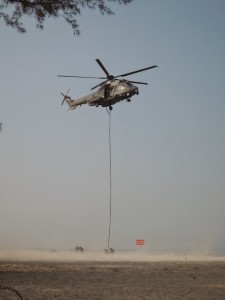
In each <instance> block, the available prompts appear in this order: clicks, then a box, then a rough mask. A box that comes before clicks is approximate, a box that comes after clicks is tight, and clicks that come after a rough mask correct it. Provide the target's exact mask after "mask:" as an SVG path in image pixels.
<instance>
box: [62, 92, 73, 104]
mask: <svg viewBox="0 0 225 300" xmlns="http://www.w3.org/2000/svg"><path fill="white" fill-rule="evenodd" d="M69 91H70V90H68V91H67V93H66V95H64V94H63V93H61V95H62V96H63V101H62V104H61V105H63V103H64V101H65V100H66V99H71V98H70V97H69V96H67V95H68V93H69Z"/></svg>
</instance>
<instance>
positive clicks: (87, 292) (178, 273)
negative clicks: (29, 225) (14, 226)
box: [0, 260, 225, 300]
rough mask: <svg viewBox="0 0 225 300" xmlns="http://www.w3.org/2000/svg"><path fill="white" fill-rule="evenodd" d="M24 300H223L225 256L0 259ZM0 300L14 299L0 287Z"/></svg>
mask: <svg viewBox="0 0 225 300" xmlns="http://www.w3.org/2000/svg"><path fill="white" fill-rule="evenodd" d="M0 285H4V286H13V287H14V288H16V289H17V290H18V291H19V292H20V294H21V295H22V298H23V299H24V300H31V299H32V300H36V299H46V300H50V299H62V300H64V299H87V300H95V299H96V300H97V299H112V300H114V299H117V300H119V299H135V300H136V299H198V300H199V299H210V300H211V299H215V300H220V299H225V261H208V262H207V261H202V262H197V261H188V260H184V261H162V262H159V261H158V262H149V261H148V262H134V261H133V262H125V261H122V262H116V261H105V262H104V261H96V262H94V261H90V262H87V261H74V262H47V261H43V262H35V261H31V262H27V261H23V262H16V261H0ZM0 299H4V300H8V299H10V300H13V299H19V297H18V295H16V294H14V293H13V292H10V291H5V290H1V289H0Z"/></svg>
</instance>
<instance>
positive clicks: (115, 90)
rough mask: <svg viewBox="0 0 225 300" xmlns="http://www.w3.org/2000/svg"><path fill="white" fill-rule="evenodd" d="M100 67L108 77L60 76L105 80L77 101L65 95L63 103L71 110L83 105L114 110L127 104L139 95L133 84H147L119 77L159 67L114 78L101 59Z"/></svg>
mask: <svg viewBox="0 0 225 300" xmlns="http://www.w3.org/2000/svg"><path fill="white" fill-rule="evenodd" d="M96 61H97V63H98V64H99V66H100V67H101V68H102V70H103V71H104V73H105V74H106V77H86V76H75V75H74V76H73V75H58V77H75V78H98V79H104V81H103V82H101V83H99V84H98V85H96V86H94V87H93V88H92V89H91V90H93V89H95V88H97V87H99V89H98V90H97V91H96V92H94V93H91V94H89V95H87V96H84V97H81V98H78V99H76V100H73V99H71V97H69V96H68V95H67V94H68V92H67V94H66V95H65V94H63V93H61V94H62V95H63V101H62V105H63V103H64V101H66V103H67V104H68V106H69V109H70V110H73V109H75V108H76V107H77V106H79V105H80V106H81V105H83V104H88V105H90V106H95V107H98V106H99V105H100V106H102V107H109V109H110V110H112V106H113V105H114V104H116V103H118V102H120V101H123V100H126V101H127V102H130V101H131V99H130V98H131V97H132V96H134V95H138V94H139V90H138V88H137V87H136V86H135V85H134V84H133V83H135V84H146V85H147V83H146V82H139V81H131V80H126V79H119V78H118V77H126V76H129V75H132V74H135V73H139V72H143V71H146V70H149V69H153V68H156V67H157V66H151V67H147V68H144V69H140V70H136V71H133V72H129V73H125V74H121V75H117V76H113V75H110V74H109V72H108V71H107V70H106V68H105V67H104V65H103V64H102V62H101V61H100V59H96Z"/></svg>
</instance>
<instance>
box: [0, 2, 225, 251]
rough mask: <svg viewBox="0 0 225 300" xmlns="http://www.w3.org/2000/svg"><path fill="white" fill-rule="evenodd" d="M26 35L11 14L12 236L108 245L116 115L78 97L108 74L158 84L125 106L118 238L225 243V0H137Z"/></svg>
mask: <svg viewBox="0 0 225 300" xmlns="http://www.w3.org/2000/svg"><path fill="white" fill-rule="evenodd" d="M111 8H112V9H113V10H114V12H115V16H102V15H101V14H100V13H99V12H98V11H97V10H95V11H92V10H84V11H83V12H82V15H81V16H80V17H79V18H78V22H79V25H80V30H81V35H80V36H74V35H73V31H72V29H71V28H70V26H69V25H67V24H66V23H65V22H64V21H63V19H54V20H50V19H49V20H47V22H46V23H45V25H44V26H45V27H44V30H39V29H36V28H35V22H34V20H32V19H28V18H25V19H24V24H25V26H26V29H27V32H26V33H25V34H19V33H18V32H17V31H16V30H14V29H12V28H10V27H7V26H5V25H4V23H3V20H1V19H0V30H1V48H0V54H1V55H0V65H1V72H0V82H1V89H0V122H2V123H3V124H2V132H1V133H0V205H1V208H0V248H1V249H34V248H35V249H37V248H44V249H50V248H51V249H52V248H54V249H72V248H73V247H75V245H82V246H83V247H84V248H86V249H103V248H106V247H107V239H108V226H109V144H108V122H109V119H108V114H107V112H106V110H105V108H102V107H98V108H95V107H90V106H88V105H86V106H82V107H79V108H77V109H76V110H74V111H67V107H66V105H64V106H61V102H62V96H61V95H60V92H63V93H65V92H66V91H67V90H68V89H70V91H69V95H70V96H71V97H72V98H73V99H76V98H79V97H81V96H84V95H87V94H88V93H90V88H91V87H93V86H95V85H97V84H98V83H99V80H97V79H96V80H95V79H77V78H60V77H57V74H67V75H80V76H104V73H103V71H102V70H101V68H100V67H99V66H98V64H97V63H96V61H95V59H96V58H99V59H100V60H101V61H102V63H103V64H104V66H105V67H106V69H107V70H108V71H109V73H110V74H114V75H118V74H121V73H127V72H130V71H133V70H137V69H141V68H145V67H148V66H152V65H157V66H158V68H155V69H152V70H148V71H145V72H142V73H137V74H133V75H131V76H129V77H127V79H130V80H135V81H144V82H148V85H146V86H145V85H140V86H139V95H138V96H134V97H133V98H132V100H131V102H130V103H128V102H126V101H123V102H120V103H118V104H116V105H115V106H114V108H113V111H112V115H111V143H112V223H111V238H110V245H111V246H112V247H113V248H115V249H132V250H133V249H136V246H135V241H136V239H144V240H145V249H147V250H149V251H165V252H168V251H186V252H190V251H198V252H204V253H206V252H207V253H220V254H224V253H225V239H224V232H225V155H224V153H225V98H224V97H225V82H224V79H225V39H224V36H225V18H224V14H225V2H224V1H223V0H216V1H212V0H210V1H209V0H197V1H196V0H190V1H184V0H182V1H180V0H170V1H167V0H160V1H156V0H151V1H149V0H139V1H137V0H135V1H133V2H132V3H131V4H129V5H126V6H121V5H118V4H111Z"/></svg>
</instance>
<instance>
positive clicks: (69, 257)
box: [0, 249, 225, 262]
mask: <svg viewBox="0 0 225 300" xmlns="http://www.w3.org/2000/svg"><path fill="white" fill-rule="evenodd" d="M0 260H8V261H58V262H66V261H68V262H76V261H103V262H104V261H115V262H116V261H118V262H123V261H124V262H125V261H126V262H129V261H130V262H145V261H146V262H151V261H186V260H189V261H225V256H212V255H207V254H201V253H191V254H180V253H179V254H177V253H152V252H148V251H117V252H115V253H114V254H106V253H104V251H85V252H84V253H76V252H75V251H73V250H59V251H58V250H55V249H52V250H7V249H2V250H0Z"/></svg>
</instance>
